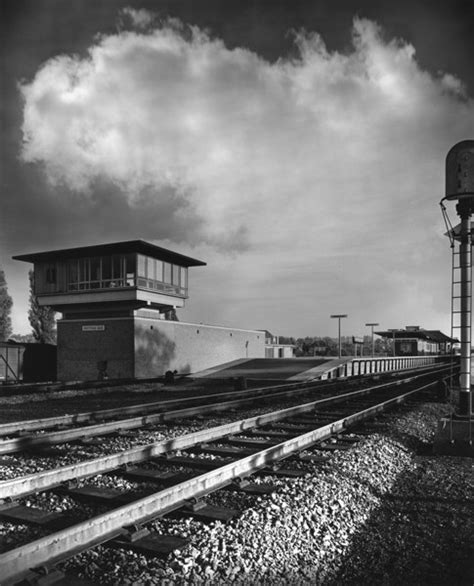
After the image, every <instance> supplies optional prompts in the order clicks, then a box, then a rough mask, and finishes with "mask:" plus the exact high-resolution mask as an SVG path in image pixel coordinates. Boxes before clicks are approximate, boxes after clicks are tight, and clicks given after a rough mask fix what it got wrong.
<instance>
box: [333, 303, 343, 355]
mask: <svg viewBox="0 0 474 586" xmlns="http://www.w3.org/2000/svg"><path fill="white" fill-rule="evenodd" d="M331 317H332V318H336V319H337V320H338V325H339V328H338V332H339V334H338V338H339V358H340V357H341V319H342V318H344V317H347V314H345V313H336V314H334V315H331Z"/></svg>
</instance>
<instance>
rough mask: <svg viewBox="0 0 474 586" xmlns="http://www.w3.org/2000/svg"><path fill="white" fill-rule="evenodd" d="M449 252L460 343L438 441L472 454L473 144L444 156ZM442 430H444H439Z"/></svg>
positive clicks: (454, 322) (453, 316) (453, 319)
mask: <svg viewBox="0 0 474 586" xmlns="http://www.w3.org/2000/svg"><path fill="white" fill-rule="evenodd" d="M444 201H452V202H456V212H457V214H458V216H459V218H460V223H459V224H458V225H457V226H455V227H453V226H452V225H451V223H450V221H449V218H448V216H447V212H446V207H445V206H444V203H443V202H444ZM440 204H441V208H442V210H443V215H444V218H445V221H446V225H447V227H448V236H449V238H450V240H451V247H452V250H453V269H452V285H451V291H452V303H451V330H452V331H451V337H454V336H453V334H454V331H453V330H455V329H456V330H458V333H459V338H460V343H461V363H460V376H459V399H458V401H457V405H456V412H455V414H454V417H451V419H450V421H449V423H448V424H447V423H446V420H442V421H441V422H440V430H439V433H438V440H440V439H442V437H443V436H445V438H446V439H449V442H450V443H451V444H453V445H454V444H455V443H456V441H458V443H460V444H463V445H465V444H466V442H467V444H468V446H470V447H468V449H471V450H472V425H471V423H472V420H471V415H472V393H471V340H472V303H471V301H472V243H473V237H472V225H471V217H472V214H473V212H474V140H463V141H461V142H458V143H457V144H455V145H454V146H453V147H452V148H451V149H450V151H449V152H448V154H447V156H446V195H445V197H444V198H443V199H442V200H441V202H440ZM456 245H457V250H456ZM443 426H444V427H443Z"/></svg>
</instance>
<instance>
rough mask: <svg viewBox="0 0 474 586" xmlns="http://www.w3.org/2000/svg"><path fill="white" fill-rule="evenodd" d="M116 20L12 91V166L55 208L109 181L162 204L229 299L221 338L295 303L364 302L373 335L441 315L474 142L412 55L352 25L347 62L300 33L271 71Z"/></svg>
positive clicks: (187, 37) (187, 33)
mask: <svg viewBox="0 0 474 586" xmlns="http://www.w3.org/2000/svg"><path fill="white" fill-rule="evenodd" d="M124 14H125V16H127V17H130V18H131V19H132V20H133V21H134V24H135V25H136V28H135V29H134V30H130V29H126V30H121V31H119V32H117V34H114V35H110V36H103V37H100V38H98V39H97V41H96V43H95V44H94V45H93V46H92V47H90V49H89V52H88V55H86V56H70V55H69V56H67V55H62V56H58V57H56V58H54V59H51V60H49V61H48V62H46V63H45V64H44V65H43V67H42V68H41V69H40V70H39V71H38V72H37V74H36V76H35V77H34V79H33V80H32V81H30V82H29V83H24V84H23V86H22V88H21V89H22V93H23V97H24V122H23V136H24V143H23V151H22V157H23V159H24V161H26V162H30V163H40V164H42V165H43V166H44V169H45V172H46V174H47V176H48V179H49V181H50V183H51V185H52V189H56V190H57V193H58V196H61V193H62V191H61V186H62V185H65V186H67V187H68V188H69V189H72V190H74V191H77V192H79V193H81V194H83V196H84V198H87V197H90V194H91V193H93V192H94V186H95V185H96V184H97V182H98V181H100V182H103V181H106V182H109V183H110V184H113V185H115V187H116V189H117V192H120V193H121V194H122V195H123V194H125V195H126V197H127V198H128V199H129V202H130V205H131V206H138V205H140V201H141V198H142V197H143V194H144V193H146V194H147V197H148V198H149V197H151V198H153V200H154V203H155V205H156V206H157V209H159V208H160V206H162V208H163V211H164V213H166V210H167V209H170V201H171V200H173V201H174V202H175V206H174V207H173V206H171V207H173V209H174V208H175V207H176V205H178V207H179V214H180V215H181V220H182V221H188V222H189V225H190V226H191V225H192V226H193V230H190V232H189V234H190V235H191V234H192V242H191V241H190V242H189V243H188V244H187V246H188V247H189V249H191V248H192V247H194V248H195V247H196V246H197V242H201V243H202V247H203V248H202V249H201V250H202V251H203V253H204V254H206V255H207V258H208V259H211V261H212V263H213V268H212V269H210V270H212V271H214V272H215V274H213V273H212V276H213V278H216V279H220V281H221V282H222V283H226V284H227V285H226V284H223V285H222V286H223V289H221V290H220V291H219V293H217V292H216V293H212V292H209V293H208V295H209V296H208V297H206V303H208V304H211V305H210V306H212V307H213V308H214V309H213V311H214V313H213V314H212V315H213V316H214V317H215V318H216V319H218V320H219V319H221V321H222V320H224V321H226V320H227V321H234V322H235V320H236V319H238V318H239V316H240V318H241V316H242V314H243V313H245V312H247V311H248V312H250V313H249V315H250V314H251V315H252V320H250V319H249V323H245V324H242V325H246V326H250V325H251V323H250V321H252V323H253V324H254V325H255V326H259V325H260V326H261V327H264V326H265V324H264V323H261V324H256V323H255V320H256V316H261V319H262V320H267V323H268V319H270V318H271V317H272V316H274V315H276V314H280V315H283V314H285V313H288V310H289V309H290V308H291V307H293V306H294V304H295V302H296V299H298V302H297V303H298V304H299V305H300V307H302V309H303V310H304V312H310V311H314V306H315V305H317V306H318V307H319V308H322V307H323V306H324V308H323V309H320V310H321V311H322V312H323V313H324V315H326V314H327V313H329V312H330V311H334V310H336V309H339V305H340V306H342V305H344V307H343V308H342V309H344V310H349V311H352V312H353V314H355V313H356V312H358V314H359V315H360V316H362V309H361V300H362V299H363V300H364V304H366V305H368V306H369V307H370V309H367V313H368V314H370V315H368V316H367V317H368V318H371V319H372V318H373V312H374V311H375V312H376V311H385V312H387V311H389V312H390V311H392V317H393V319H395V318H396V317H397V316H400V311H401V308H402V307H403V308H404V311H405V312H406V316H405V315H404V316H403V317H406V320H410V318H411V317H412V315H413V316H414V315H415V313H416V305H417V303H419V302H422V303H424V304H425V305H426V306H427V308H426V311H427V312H428V313H427V314H426V315H427V319H429V318H430V317H432V318H433V319H435V318H436V317H437V316H439V315H440V314H441V313H442V311H443V307H442V304H441V303H440V302H439V301H437V300H436V299H435V298H433V295H432V294H431V293H430V291H431V288H433V287H438V286H439V285H440V283H441V280H440V277H439V275H438V273H437V267H438V266H439V265H438V261H437V255H438V254H439V251H440V250H441V248H442V246H444V242H442V237H441V236H437V234H438V233H439V234H441V229H442V226H441V220H440V218H439V217H438V210H437V208H436V204H437V201H439V199H440V198H441V196H442V195H443V193H442V186H443V172H444V170H443V160H444V156H445V153H446V152H447V150H448V149H449V147H450V146H451V145H452V144H453V143H454V142H457V141H458V140H461V139H464V138H466V137H467V136H468V135H469V133H471V134H472V132H473V131H474V104H473V102H472V100H470V99H469V97H468V96H466V95H465V91H464V89H463V86H462V83H461V82H460V81H459V80H458V79H456V78H455V77H453V76H452V75H450V74H449V73H442V72H441V73H436V74H432V73H428V72H427V71H424V70H423V69H422V67H420V65H419V64H418V63H417V61H416V55H415V49H414V47H412V46H411V45H409V44H407V43H405V42H404V41H402V40H397V39H388V40H387V39H385V38H384V34H383V32H382V31H381V30H380V28H379V27H378V26H377V25H376V24H375V23H373V22H370V21H367V20H363V19H358V18H356V19H355V20H354V23H353V31H352V48H351V50H350V51H348V52H346V53H339V52H330V51H329V50H328V49H327V48H326V47H325V45H324V42H323V39H322V38H321V37H320V36H319V35H318V34H316V33H313V32H297V33H295V46H296V48H297V56H296V57H293V58H291V59H290V58H282V59H280V60H279V61H278V62H276V63H269V62H267V61H265V60H264V59H262V58H261V57H259V56H258V55H256V54H254V53H252V52H250V51H249V50H247V49H244V48H237V49H234V50H229V49H228V48H227V47H226V46H225V45H224V43H223V42H222V41H221V40H219V39H215V38H212V37H211V36H209V35H208V34H206V33H205V32H203V31H201V30H198V29H196V28H192V27H185V26H184V25H182V24H181V23H178V22H176V21H166V22H162V23H156V22H155V23H154V21H153V16H152V15H150V14H149V13H146V12H144V11H140V12H136V11H132V10H128V11H127V12H126V13H124ZM150 194H151V195H150ZM176 202H177V203H176ZM112 213H113V212H112ZM157 238H159V235H157ZM190 239H191V237H190ZM433 243H435V246H434V247H433ZM171 244H172V243H171ZM436 246H438V248H436ZM204 247H205V248H204ZM237 249H238V250H240V251H241V256H240V257H238V258H237V259H236V258H235V257H234V258H233V257H232V256H229V251H232V250H237ZM198 250H199V249H198ZM420 250H423V251H424V253H423V254H422V255H421V256H420V255H418V256H417V254H415V252H416V251H420ZM210 276H211V273H210V272H208V273H207V274H206V279H209V278H210ZM417 277H418V278H420V277H421V278H422V279H423V282H420V283H419V284H418V285H416V284H414V279H416V278H417ZM447 278H449V276H448V275H447V274H446V275H443V279H447ZM197 282H198V283H199V277H198V281H197ZM202 284H203V283H202ZM403 284H405V285H403ZM223 292H226V293H227V295H226V298H227V299H230V298H232V300H233V302H232V303H231V304H230V303H228V304H227V306H226V307H225V306H224V304H219V301H220V298H221V296H222V293H223ZM270 292H271V294H270ZM213 295H214V296H213ZM265 295H266V297H265ZM413 297H415V298H416V299H415V300H414V299H413ZM252 299H253V300H254V301H253V305H252ZM262 299H265V301H259V300H262ZM272 300H273V301H272ZM333 305H338V307H333ZM387 306H389V309H387ZM207 307H209V305H207ZM390 307H391V309H390ZM216 308H220V309H218V310H217V309H216ZM200 310H201V311H202V312H204V313H206V311H205V308H204V305H203V306H202V307H200ZM387 315H389V314H387ZM234 318H235V319H234ZM302 319H303V320H304V318H302ZM361 319H362V320H363V319H364V318H363V317H361ZM293 323H294V316H293V318H292V319H290V318H288V319H287V320H286V321H285V320H283V321H282V320H281V319H280V322H279V324H280V326H282V327H283V328H286V329H288V328H291V327H292V324H293ZM303 324H304V321H302V322H301V323H300V324H299V325H300V326H302V325H303ZM387 325H388V326H390V324H387ZM397 325H404V324H403V323H395V325H394V326H393V327H396V326H397ZM428 325H429V324H428Z"/></svg>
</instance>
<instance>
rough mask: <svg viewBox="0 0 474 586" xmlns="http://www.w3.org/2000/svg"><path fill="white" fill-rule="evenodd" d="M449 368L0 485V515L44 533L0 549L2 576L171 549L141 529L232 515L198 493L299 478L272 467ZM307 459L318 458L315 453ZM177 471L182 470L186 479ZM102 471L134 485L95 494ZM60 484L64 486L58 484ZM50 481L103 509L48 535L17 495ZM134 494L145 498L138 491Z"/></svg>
mask: <svg viewBox="0 0 474 586" xmlns="http://www.w3.org/2000/svg"><path fill="white" fill-rule="evenodd" d="M449 371H450V369H449V367H448V368H445V369H441V370H440V369H437V370H436V371H435V372H431V373H426V372H425V373H423V374H420V373H418V374H417V375H412V376H410V377H407V378H405V379H404V380H403V381H401V380H397V381H393V382H392V383H391V384H390V383H386V384H382V385H376V386H373V387H372V388H366V389H360V390H355V391H351V392H348V393H345V394H342V395H341V394H339V395H337V396H335V397H327V398H324V399H318V400H316V401H310V402H308V403H304V404H300V405H295V406H292V407H289V408H286V409H281V410H278V411H273V412H270V413H265V414H260V415H257V416H255V417H250V418H246V419H242V420H239V421H234V422H231V423H227V424H225V425H221V426H218V427H213V428H209V429H203V430H201V431H198V432H194V433H191V434H186V435H183V436H180V437H175V438H173V439H170V440H166V441H164V442H157V443H154V444H151V445H147V446H141V447H138V448H133V449H131V450H126V451H124V452H122V453H120V454H114V455H109V456H105V457H102V458H96V459H95V460H90V461H87V462H81V463H79V464H75V465H71V466H68V467H63V468H59V469H55V470H50V471H46V472H43V473H41V474H36V475H31V476H27V477H20V478H17V479H14V480H11V481H5V482H1V483H0V498H1V499H3V500H9V501H10V502H5V504H4V505H3V506H2V509H1V511H0V513H1V516H2V517H3V518H4V519H8V520H10V521H15V520H16V521H17V522H18V521H19V522H22V523H25V522H36V523H37V524H40V525H41V519H43V520H44V523H43V530H42V531H44V532H47V534H46V535H42V536H40V537H39V538H38V539H35V540H34V541H32V542H30V543H26V544H23V545H20V546H19V547H15V548H14V549H11V550H10V551H6V552H4V553H2V554H0V572H1V575H2V577H4V580H7V581H6V582H5V583H15V581H18V580H21V579H24V578H25V577H27V576H28V574H30V577H31V576H32V575H36V576H37V575H38V574H37V573H35V572H33V574H31V573H30V569H31V568H40V567H46V566H47V567H50V566H52V565H54V564H55V563H57V562H58V561H61V560H63V559H65V558H67V557H70V556H72V555H74V554H76V553H78V552H79V551H83V550H85V549H87V548H90V547H93V546H95V545H97V544H99V543H104V542H111V540H112V541H114V542H115V545H117V544H119V545H120V544H121V545H122V546H125V547H129V548H132V549H137V550H139V551H142V552H146V551H148V553H150V552H153V551H154V552H155V553H161V554H163V552H165V551H166V550H168V551H169V550H173V549H175V548H177V547H179V546H180V545H181V544H182V542H180V541H179V539H177V538H176V537H175V536H160V535H157V534H154V533H153V532H149V531H148V530H147V529H146V528H145V527H144V526H143V525H144V524H146V523H147V522H149V521H151V520H152V519H155V518H157V517H161V516H163V515H166V514H169V513H171V512H173V511H176V510H178V509H179V510H183V508H184V510H185V511H186V512H187V513H188V514H191V515H195V516H198V517H200V518H206V517H207V518H211V519H212V518H214V519H221V520H226V519H227V518H229V517H230V516H232V512H229V511H225V510H216V509H215V508H213V507H209V505H207V504H206V503H205V502H203V501H202V498H203V497H205V496H206V495H207V494H209V493H212V492H214V491H216V490H219V489H221V488H225V487H227V488H229V487H230V488H232V489H233V490H237V491H244V492H252V491H253V492H257V493H261V494H264V493H265V492H268V491H271V490H272V487H271V486H270V487H268V486H267V487H262V486H261V485H260V484H258V483H254V482H250V481H248V480H247V478H248V477H249V476H251V475H253V474H256V473H258V472H261V471H265V470H267V471H270V472H271V473H272V474H281V475H292V474H295V475H297V474H300V473H301V470H298V469H293V470H291V469H285V468H282V467H278V466H280V465H279V463H280V462H281V460H284V459H286V458H289V457H292V456H295V455H296V454H299V453H301V452H302V451H305V450H308V449H309V448H311V447H314V446H315V445H318V444H319V446H320V447H321V442H324V441H327V440H329V438H331V437H334V436H337V440H336V441H335V443H332V444H330V445H329V446H323V447H325V449H334V448H337V449H341V447H343V446H347V445H350V443H351V441H352V439H353V438H351V437H350V436H347V431H348V430H350V429H351V428H353V427H354V426H355V425H357V424H359V423H360V422H362V421H365V420H366V419H368V418H370V417H374V416H375V415H377V414H380V413H383V412H384V411H385V410H387V409H389V408H391V407H393V406H395V405H398V404H400V403H402V402H403V401H405V400H408V399H410V398H412V397H414V396H415V395H417V394H419V393H421V392H423V391H426V390H429V389H433V388H434V387H436V386H437V385H438V384H439V381H440V378H442V377H447V376H449ZM308 457H309V458H313V459H314V458H321V456H320V454H318V453H316V454H313V455H312V456H311V455H310V456H308ZM275 466H277V468H274V467H275ZM183 468H184V469H186V470H188V473H187V474H186V477H185V478H183V472H182V470H183ZM176 469H178V470H179V472H178V473H176ZM203 470H206V471H205V472H203ZM104 474H113V475H115V476H120V477H124V478H126V479H128V481H129V482H132V483H134V486H135V489H136V490H135V491H134V492H133V491H132V492H126V493H124V492H122V491H115V492H114V491H112V492H111V490H110V487H106V488H105V489H103V490H101V488H103V487H101V486H100V483H98V482H96V481H95V478H94V475H104ZM86 478H87V479H88V480H87V482H86V481H85V479H86ZM66 482H67V483H72V484H68V485H67V486H65V484H64V483H66ZM58 486H59V487H60V488H59V491H60V493H61V494H67V495H68V496H69V497H70V498H72V499H74V498H76V499H83V498H89V499H94V500H96V501H100V502H101V503H102V505H101V506H102V507H103V506H107V509H108V510H107V511H106V512H101V513H98V514H96V515H93V516H92V517H88V518H85V519H83V520H81V521H80V522H78V523H77V522H76V523H75V524H74V525H72V526H68V527H65V528H63V529H61V530H59V531H52V532H48V529H47V528H48V526H49V531H51V528H52V527H57V526H58V523H59V524H61V523H64V522H65V521H67V519H66V520H65V519H62V520H61V519H60V518H58V517H57V516H56V517H54V518H51V516H49V519H48V512H47V511H41V510H38V509H35V510H33V509H32V508H31V507H25V505H24V504H22V503H21V499H22V498H24V497H25V496H26V495H30V494H32V493H38V492H40V491H46V490H55V489H56V490H58V489H57V487H58ZM153 486H154V488H150V487H153ZM55 487H56V488H55ZM157 488H158V490H157ZM143 490H145V492H148V494H143ZM140 491H141V492H140ZM15 499H20V500H15ZM104 503H108V504H107V505H104ZM110 508H111V509H110ZM28 509H30V510H28ZM40 573H41V572H40Z"/></svg>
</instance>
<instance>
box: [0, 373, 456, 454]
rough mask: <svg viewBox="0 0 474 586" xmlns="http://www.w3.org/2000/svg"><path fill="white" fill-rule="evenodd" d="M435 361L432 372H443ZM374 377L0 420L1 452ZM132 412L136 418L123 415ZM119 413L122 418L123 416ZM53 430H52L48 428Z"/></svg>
mask: <svg viewBox="0 0 474 586" xmlns="http://www.w3.org/2000/svg"><path fill="white" fill-rule="evenodd" d="M445 368H446V366H443V365H440V366H438V367H435V370H440V369H441V370H443V369H445ZM432 371H433V367H430V368H428V369H427V368H422V369H415V370H414V371H409V372H405V373H403V374H402V375H400V374H395V373H392V374H391V375H388V376H386V377H384V379H385V380H387V379H388V381H389V382H388V383H387V384H391V382H392V381H393V380H396V379H397V378H400V377H401V376H403V377H406V376H407V375H408V374H410V372H414V373H417V374H423V372H432ZM372 381H373V377H370V378H365V377H361V378H359V379H350V380H347V381H344V382H341V381H335V382H332V381H314V382H304V383H292V384H283V385H277V386H272V387H264V388H257V389H250V390H243V391H233V392H226V393H215V394H206V395H203V396H197V397H187V398H178V399H174V400H168V401H158V402H154V403H145V404H140V405H131V406H126V407H120V408H115V409H105V410H99V411H91V412H84V413H77V414H74V415H62V416H55V417H48V418H42V419H33V420H25V421H15V422H10V423H4V424H0V438H3V439H0V455H1V454H12V453H15V452H19V451H22V450H31V449H34V448H41V447H45V446H48V445H54V444H60V443H65V442H71V441H72V442H74V441H77V440H84V439H85V438H91V437H97V436H105V435H110V434H113V433H117V432H124V431H126V430H133V429H141V428H143V427H146V426H148V427H150V426H154V425H159V424H162V423H166V422H169V421H172V420H178V419H181V418H186V417H192V416H199V415H202V414H203V413H216V412H222V411H227V410H232V409H238V408H242V407H244V406H246V405H249V404H252V403H254V402H255V401H259V402H264V401H276V400H282V399H285V398H287V399H290V398H291V399H295V398H296V397H298V396H299V395H301V394H302V395H307V394H310V393H311V392H320V393H325V394H328V393H329V394H330V393H335V392H338V391H339V392H344V390H345V389H346V388H347V387H348V386H350V387H352V388H359V387H363V386H368V385H370V384H371V382H372ZM130 415H136V416H135V417H127V416H130ZM124 417H127V418H125V419H124ZM50 430H53V431H50Z"/></svg>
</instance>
